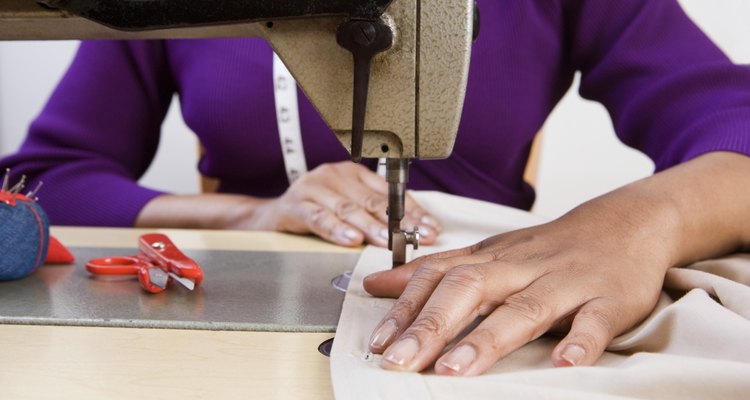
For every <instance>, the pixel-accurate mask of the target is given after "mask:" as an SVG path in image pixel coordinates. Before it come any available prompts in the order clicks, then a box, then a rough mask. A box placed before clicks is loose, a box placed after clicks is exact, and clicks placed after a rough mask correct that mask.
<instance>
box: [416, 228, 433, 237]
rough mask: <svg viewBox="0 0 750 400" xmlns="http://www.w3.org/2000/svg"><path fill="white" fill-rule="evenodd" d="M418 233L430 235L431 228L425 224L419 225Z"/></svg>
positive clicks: (425, 235)
mask: <svg viewBox="0 0 750 400" xmlns="http://www.w3.org/2000/svg"><path fill="white" fill-rule="evenodd" d="M419 234H420V235H422V236H424V237H429V236H432V229H430V228H428V227H426V226H420V227H419Z"/></svg>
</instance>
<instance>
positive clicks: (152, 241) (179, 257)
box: [138, 233, 203, 284]
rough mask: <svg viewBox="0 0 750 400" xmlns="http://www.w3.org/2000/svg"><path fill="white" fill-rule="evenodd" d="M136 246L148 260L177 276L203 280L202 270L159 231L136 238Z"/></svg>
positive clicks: (195, 280)
mask: <svg viewBox="0 0 750 400" xmlns="http://www.w3.org/2000/svg"><path fill="white" fill-rule="evenodd" d="M138 248H139V249H140V251H141V254H143V255H145V256H146V257H147V258H148V259H149V261H150V262H152V263H154V264H156V265H158V266H159V267H161V268H162V269H163V270H165V271H167V272H172V273H174V274H176V275H177V276H179V277H182V278H188V279H192V280H193V281H194V282H195V283H196V284H200V283H201V282H202V281H203V271H202V270H201V268H200V266H198V264H197V263H196V262H195V261H194V260H193V259H192V258H190V257H188V256H186V255H185V254H183V253H182V252H181V251H180V249H178V248H177V246H175V244H174V243H172V241H171V240H169V238H168V237H167V236H166V235H164V234H161V233H149V234H145V235H142V236H141V237H140V238H139V239H138Z"/></svg>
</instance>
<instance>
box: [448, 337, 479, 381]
mask: <svg viewBox="0 0 750 400" xmlns="http://www.w3.org/2000/svg"><path fill="white" fill-rule="evenodd" d="M476 358H477V351H476V350H474V346H470V345H468V344H464V345H461V346H459V347H457V348H455V349H453V351H451V352H450V353H448V355H446V356H445V358H443V360H442V361H440V364H441V365H442V366H444V367H446V368H448V369H450V370H452V371H453V372H455V373H457V374H460V373H461V372H463V371H466V369H467V368H469V366H470V365H471V364H472V363H473V362H474V360H475V359H476Z"/></svg>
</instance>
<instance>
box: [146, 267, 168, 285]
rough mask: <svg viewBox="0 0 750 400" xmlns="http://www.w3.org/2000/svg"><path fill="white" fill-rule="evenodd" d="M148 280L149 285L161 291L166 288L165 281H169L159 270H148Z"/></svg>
mask: <svg viewBox="0 0 750 400" xmlns="http://www.w3.org/2000/svg"><path fill="white" fill-rule="evenodd" d="M148 278H149V280H150V281H151V283H153V284H154V285H156V286H158V287H159V288H161V289H165V288H166V287H167V281H168V280H169V276H167V274H166V273H165V272H164V271H162V270H160V269H159V268H150V269H149V270H148Z"/></svg>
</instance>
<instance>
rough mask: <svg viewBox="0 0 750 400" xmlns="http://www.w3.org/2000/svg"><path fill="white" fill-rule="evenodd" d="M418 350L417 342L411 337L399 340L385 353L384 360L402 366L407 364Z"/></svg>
mask: <svg viewBox="0 0 750 400" xmlns="http://www.w3.org/2000/svg"><path fill="white" fill-rule="evenodd" d="M418 350H419V343H417V340H416V339H414V338H413V337H406V338H404V339H401V340H399V341H398V342H396V344H394V345H393V346H391V348H389V349H388V351H387V352H386V353H385V356H384V358H383V359H384V360H385V361H388V362H389V363H391V364H395V365H398V366H400V367H403V366H404V365H406V364H408V363H409V362H410V361H411V360H412V359H413V358H414V356H416V355H417V351H418Z"/></svg>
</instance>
